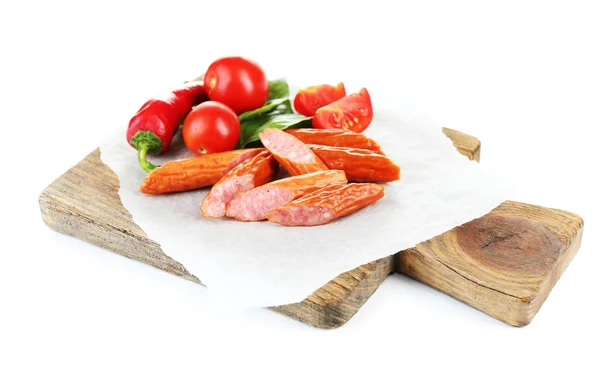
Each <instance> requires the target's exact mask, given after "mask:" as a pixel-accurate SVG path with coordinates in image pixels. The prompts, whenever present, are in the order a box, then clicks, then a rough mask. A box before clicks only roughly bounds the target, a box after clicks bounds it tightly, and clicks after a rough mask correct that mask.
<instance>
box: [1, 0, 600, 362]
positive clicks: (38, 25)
mask: <svg viewBox="0 0 600 370" xmlns="http://www.w3.org/2000/svg"><path fill="white" fill-rule="evenodd" d="M356 3H357V4H353V2H329V1H324V0H322V1H315V2H312V1H295V2H287V1H283V0H280V1H274V2H266V1H247V2H245V3H244V2H240V3H239V4H236V3H234V2H232V1H214V2H207V1H195V2H189V3H179V2H176V1H161V2H143V3H142V2H140V3H139V4H137V3H131V2H125V1H119V2H116V1H115V2H109V1H105V2H75V1H73V2H71V3H69V2H65V1H52V2H45V1H38V2H31V1H19V2H16V1H15V2H2V5H0V47H1V49H0V67H1V68H0V112H1V113H2V114H1V115H0V117H1V119H0V124H1V126H0V128H1V129H0V130H1V131H0V134H1V136H0V137H1V138H2V144H1V145H0V151H1V152H0V153H1V155H2V157H1V158H2V162H3V164H2V169H1V171H2V172H1V174H0V187H1V193H0V194H2V200H3V202H2V205H1V207H2V212H1V213H0V217H1V218H2V222H1V225H2V239H0V245H1V247H2V252H3V253H2V258H1V259H0V261H1V264H2V266H1V267H0V287H1V290H0V294H1V295H0V368H2V369H21V368H24V369H28V368H32V369H33V368H35V369H41V368H54V367H56V368H62V369H84V368H85V369H90V368H103V369H106V368H111V369H121V368H124V369H125V368H127V369H134V368H144V369H149V368H155V367H156V368H201V367H202V368H208V369H221V368H234V367H242V366H243V367H244V368H259V367H260V368H265V369H271V368H304V369H306V368H309V367H313V368H325V367H330V366H332V365H338V366H340V367H341V366H343V367H344V368H358V367H361V368H365V367H367V366H368V368H377V367H389V368H401V367H402V368H422V367H440V366H444V367H446V368H448V367H449V368H454V367H461V368H482V367H486V368H490V367H491V368H496V367H498V368H502V367H511V368H520V367H531V366H535V368H542V367H549V368H550V367H565V366H568V368H597V366H598V360H597V353H595V352H597V334H598V331H599V330H600V327H599V325H598V318H597V317H598V312H599V307H598V304H597V296H598V293H597V292H598V284H597V283H598V274H597V263H598V260H599V257H600V253H599V252H598V242H599V231H598V221H600V217H599V216H598V206H599V205H600V199H599V196H598V188H599V185H598V181H597V178H598V176H597V174H598V171H599V169H600V165H599V159H600V153H599V151H600V150H599V149H598V136H596V133H597V131H598V130H597V126H598V125H599V124H600V22H599V21H598V19H600V12H599V9H598V8H597V6H595V4H594V2H592V1H590V2H580V1H564V2H549V1H544V2H533V1H502V2H500V1H498V2H484V1H473V2H465V1H452V2H439V3H434V2H430V1H419V2H408V1H396V2H393V4H394V5H393V6H392V5H391V4H392V2H390V3H384V2H378V1H360V2H356ZM359 3H360V4H359ZM17 4H18V5H17ZM385 4H388V5H385ZM226 54H239V55H243V56H247V57H251V58H254V59H256V60H257V61H259V63H261V64H262V65H263V67H264V68H265V70H266V71H267V74H268V75H269V77H280V76H284V77H287V78H288V80H290V81H298V83H305V84H312V83H323V82H328V83H335V82H338V81H344V82H346V84H347V87H348V89H349V90H358V88H359V87H361V86H363V85H364V86H367V87H368V88H369V90H370V91H371V94H372V98H373V101H374V102H375V104H376V105H377V104H380V105H383V104H387V105H391V104H394V106H395V107H397V109H398V110H399V111H402V112H403V113H404V114H407V115H410V114H415V115H426V116H427V117H429V118H430V119H432V120H434V121H435V122H436V123H438V124H439V125H443V126H447V127H451V128H454V129H458V130H461V131H464V132H467V133H470V134H472V135H474V136H476V137H478V138H479V139H480V140H481V141H482V143H483V144H482V147H483V149H482V161H481V162H482V165H484V166H493V167H495V168H497V169H498V170H499V171H502V172H503V173H504V174H505V175H506V176H507V178H510V179H511V180H512V181H515V182H517V183H518V184H520V186H521V188H520V190H521V193H520V194H519V199H514V200H517V201H523V202H527V203H533V204H540V205H544V206H548V207H555V208H561V209H565V210H569V211H572V212H575V213H578V214H579V215H581V216H582V217H583V218H584V220H585V223H586V229H585V232H584V237H583V244H582V247H581V250H580V252H579V253H578V255H577V256H576V257H575V259H574V260H573V262H572V263H571V265H570V267H569V268H568V269H567V271H566V272H565V274H564V275H563V277H562V278H561V280H560V281H559V282H558V284H557V285H556V287H555V288H554V290H553V291H552V293H551V295H550V297H549V298H548V300H547V301H546V303H545V304H544V306H543V307H542V309H541V311H540V312H539V314H538V315H537V316H536V317H535V319H534V321H533V323H532V324H530V325H529V326H527V327H524V328H512V327H510V326H508V325H506V324H503V323H501V322H499V321H497V320H495V319H492V318H490V317H488V316H486V315H484V314H482V313H480V312H479V311H477V310H474V309H472V308H470V307H468V306H466V305H464V304H462V303H459V302H457V301H455V300H454V299H452V298H450V297H448V296H445V295H443V294H441V293H439V292H436V291H435V290H433V289H431V288H428V287H426V286H424V285H422V284H420V283H418V282H416V281H413V280H411V279H409V278H406V277H403V276H397V275H395V276H390V277H389V278H388V279H387V280H386V281H385V282H384V283H383V284H382V285H381V287H380V288H379V290H378V291H377V292H376V293H375V294H374V295H373V296H372V298H371V299H370V300H369V301H368V302H367V303H366V304H365V305H364V306H363V308H362V309H361V310H360V311H359V312H358V314H357V315H356V316H355V317H354V318H353V319H352V320H351V321H350V322H349V323H348V324H346V325H345V326H343V327H342V328H339V329H336V330H319V329H314V328H311V327H309V326H306V325H303V324H300V323H298V322H295V321H293V320H291V319H288V318H286V317H284V316H281V315H278V314H275V313H272V312H270V311H267V310H265V309H248V310H243V311H238V310H232V309H228V308H227V307H221V306H218V305H215V304H213V303H211V302H210V301H209V300H208V299H207V298H206V295H205V290H204V289H203V288H202V287H201V286H198V285H196V284H194V283H191V282H188V281H186V280H183V279H181V278H177V277H175V276H171V275H169V274H166V273H164V272H162V271H159V270H157V269H154V268H152V267H149V266H145V265H143V264H141V263H138V262H135V261H132V260H128V259H125V258H123V257H120V256H118V255H116V254H112V253H110V252H107V251H105V250H101V249H100V248H97V247H94V246H91V245H89V244H86V243H84V242H82V241H79V240H76V239H74V238H71V237H68V236H65V235H61V234H58V233H56V232H54V231H52V230H51V229H49V228H48V227H46V226H45V225H44V224H43V222H42V220H41V218H40V215H39V208H38V204H37V196H38V194H39V193H40V192H41V191H42V190H43V188H44V187H45V186H46V185H48V184H49V183H50V182H52V181H53V180H54V179H55V178H56V177H58V176H59V175H60V174H61V173H62V172H64V171H65V170H67V169H68V168H69V167H71V166H73V165H74V164H76V163H77V162H78V161H79V160H80V159H82V158H83V157H84V156H85V155H86V154H88V153H89V152H90V151H92V150H93V149H94V148H96V147H97V145H98V144H99V143H100V142H101V141H102V139H103V137H104V135H106V134H107V133H109V132H111V131H112V130H114V129H118V128H123V129H124V128H125V126H126V124H127V122H128V120H129V118H130V117H131V115H132V114H134V113H135V111H136V110H137V109H138V108H139V106H140V105H141V104H142V103H143V102H144V101H145V100H146V99H147V98H148V97H149V96H150V95H152V94H154V93H155V92H158V91H160V90H161V89H164V88H167V87H170V86H173V85H174V84H178V83H179V82H181V81H184V80H186V79H189V78H192V77H195V76H196V75H198V74H200V73H203V71H204V69H205V68H206V66H207V65H208V63H210V61H211V60H212V59H215V58H217V57H220V56H223V55H226Z"/></svg>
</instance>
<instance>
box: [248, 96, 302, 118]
mask: <svg viewBox="0 0 600 370" xmlns="http://www.w3.org/2000/svg"><path fill="white" fill-rule="evenodd" d="M289 101H290V100H289V99H288V98H281V99H274V100H271V101H270V102H267V103H266V104H265V105H263V106H262V107H260V108H258V109H255V110H251V111H248V112H244V113H242V114H240V121H243V120H247V119H250V118H252V117H255V116H260V115H262V114H265V113H269V112H271V111H273V110H275V109H276V108H278V107H279V106H280V105H281V104H284V103H286V102H288V103H289ZM290 109H291V105H290ZM282 113H283V112H282ZM286 113H292V112H286Z"/></svg>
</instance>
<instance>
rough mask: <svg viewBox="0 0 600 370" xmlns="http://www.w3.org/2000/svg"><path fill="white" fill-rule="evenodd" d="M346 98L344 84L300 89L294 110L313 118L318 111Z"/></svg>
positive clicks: (295, 99)
mask: <svg viewBox="0 0 600 370" xmlns="http://www.w3.org/2000/svg"><path fill="white" fill-rule="evenodd" d="M344 96H346V89H345V88H344V84H343V83H341V82H340V83H339V84H337V86H332V85H317V86H309V87H305V88H303V89H299V90H298V93H297V94H296V97H295V98H294V109H295V110H296V112H298V113H300V114H302V115H304V116H307V117H312V116H314V115H315V113H316V111H317V109H319V108H321V107H324V106H326V105H327V104H331V103H333V102H335V101H338V100H340V99H341V98H343V97H344Z"/></svg>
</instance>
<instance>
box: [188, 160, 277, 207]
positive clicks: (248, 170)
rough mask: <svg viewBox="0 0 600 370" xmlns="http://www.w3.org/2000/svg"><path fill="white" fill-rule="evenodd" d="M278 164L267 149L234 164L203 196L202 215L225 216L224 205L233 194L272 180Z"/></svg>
mask: <svg viewBox="0 0 600 370" xmlns="http://www.w3.org/2000/svg"><path fill="white" fill-rule="evenodd" d="M278 169H279V164H278V163H277V161H276V160H275V158H273V155H272V154H271V153H269V152H268V151H267V150H264V151H263V152H261V153H260V154H258V155H256V156H254V157H252V158H249V159H246V160H245V161H243V162H242V163H240V164H238V165H237V166H235V167H234V168H233V169H232V170H231V171H229V173H228V174H227V175H225V176H223V178H221V180H219V181H218V182H217V183H216V184H215V185H213V187H212V189H210V192H209V193H208V194H207V195H206V197H204V200H203V201H202V206H201V207H200V210H201V211H202V215H203V216H204V217H211V218H219V217H223V216H225V207H226V206H227V204H228V203H229V201H231V198H233V196H234V195H236V194H237V193H240V192H242V191H248V190H251V189H254V188H255V187H257V186H261V185H263V184H266V183H267V182H269V181H271V180H273V178H274V177H275V175H276V174H277V170H278Z"/></svg>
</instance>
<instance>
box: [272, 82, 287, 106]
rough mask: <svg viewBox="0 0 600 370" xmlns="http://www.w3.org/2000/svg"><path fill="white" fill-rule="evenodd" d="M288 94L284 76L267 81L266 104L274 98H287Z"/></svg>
mask: <svg viewBox="0 0 600 370" xmlns="http://www.w3.org/2000/svg"><path fill="white" fill-rule="evenodd" d="M289 96H290V87H289V85H288V83H287V81H286V80H285V78H278V79H276V80H272V81H269V97H268V98H267V104H269V102H271V101H273V100H275V99H281V98H287V97H289Z"/></svg>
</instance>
